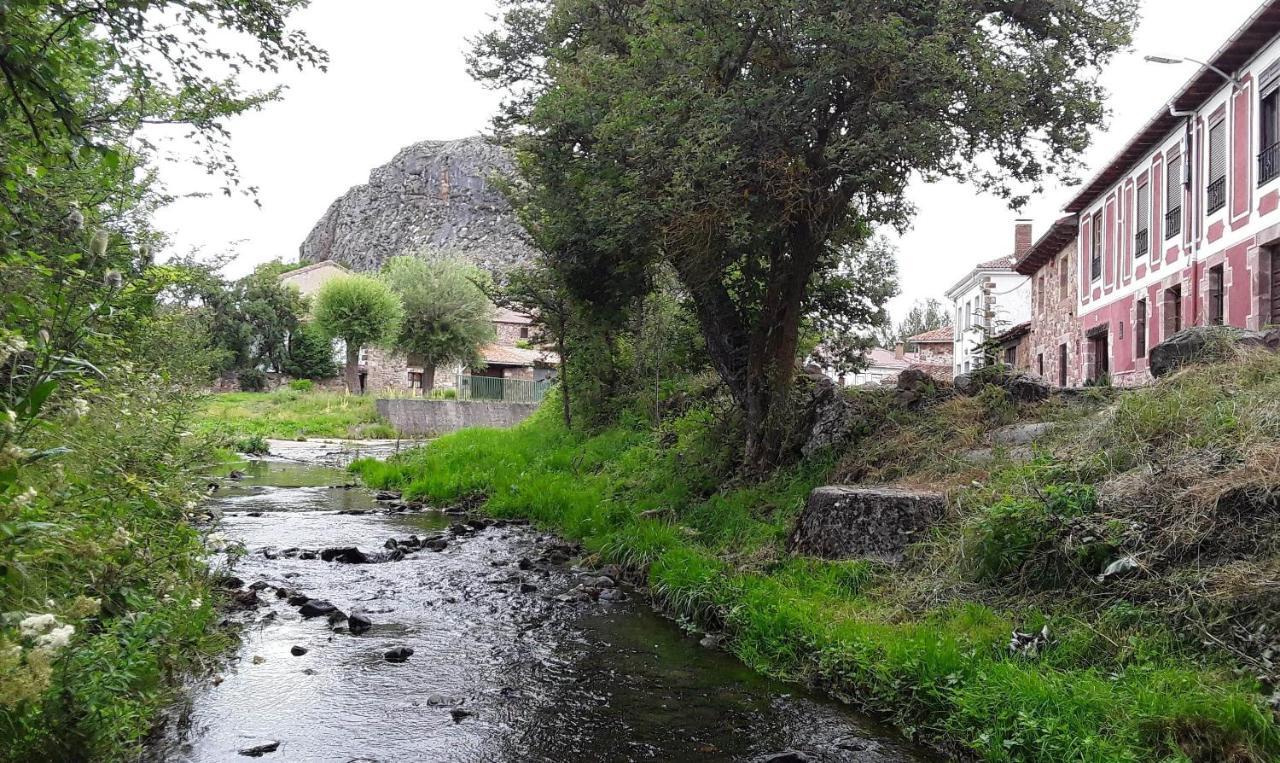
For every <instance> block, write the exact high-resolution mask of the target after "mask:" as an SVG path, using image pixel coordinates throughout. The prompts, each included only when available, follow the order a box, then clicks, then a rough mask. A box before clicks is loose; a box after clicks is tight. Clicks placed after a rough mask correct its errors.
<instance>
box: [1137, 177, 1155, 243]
mask: <svg viewBox="0 0 1280 763" xmlns="http://www.w3.org/2000/svg"><path fill="white" fill-rule="evenodd" d="M1134 217H1135V218H1136V220H1135V223H1136V225H1135V226H1134V227H1136V228H1137V231H1138V232H1137V233H1134V234H1133V253H1134V256H1135V257H1141V256H1142V255H1144V254H1146V253H1147V252H1148V251H1149V250H1150V249H1151V230H1150V229H1151V186H1150V185H1148V184H1146V183H1143V184H1142V185H1140V186H1138V209H1137V214H1136V215H1134Z"/></svg>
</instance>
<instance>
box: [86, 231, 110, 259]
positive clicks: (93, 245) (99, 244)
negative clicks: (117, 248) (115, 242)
mask: <svg viewBox="0 0 1280 763" xmlns="http://www.w3.org/2000/svg"><path fill="white" fill-rule="evenodd" d="M108 242H109V239H108V238H107V232H106V231H104V230H101V229H99V230H97V231H95V232H94V234H93V240H92V241H90V242H89V253H90V254H92V255H93V256H94V257H101V256H103V255H105V254H106V253H107V243H108Z"/></svg>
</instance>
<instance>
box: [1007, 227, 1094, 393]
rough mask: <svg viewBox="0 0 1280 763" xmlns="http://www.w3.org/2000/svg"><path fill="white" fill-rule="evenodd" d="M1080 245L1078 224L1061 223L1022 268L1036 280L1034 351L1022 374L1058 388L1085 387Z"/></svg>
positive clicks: (1030, 350) (1029, 352) (1033, 285)
mask: <svg viewBox="0 0 1280 763" xmlns="http://www.w3.org/2000/svg"><path fill="white" fill-rule="evenodd" d="M1077 241H1078V238H1077V235H1076V224H1075V218H1074V217H1065V218H1062V219H1061V220H1059V221H1057V222H1056V223H1054V225H1053V227H1052V228H1050V230H1049V231H1048V232H1047V233H1045V235H1044V236H1043V237H1042V238H1041V239H1040V240H1039V241H1037V242H1036V244H1035V246H1034V247H1033V248H1032V249H1031V250H1030V251H1029V252H1028V253H1027V255H1026V257H1025V258H1024V259H1023V260H1022V261H1020V262H1019V263H1018V265H1017V267H1018V269H1019V272H1021V273H1025V274H1027V275H1028V276H1030V279H1031V333H1030V336H1029V344H1030V346H1029V348H1028V350H1027V359H1026V363H1025V365H1023V366H1021V368H1022V370H1025V371H1028V372H1030V373H1033V374H1035V375H1037V376H1039V377H1040V378H1041V379H1044V381H1045V382H1046V383H1048V384H1049V385H1050V386H1053V387H1058V388H1063V387H1080V386H1083V385H1084V383H1085V381H1086V379H1085V376H1084V371H1083V370H1084V368H1085V364H1084V363H1083V362H1082V358H1081V353H1082V352H1083V351H1084V349H1085V348H1084V335H1083V334H1082V333H1081V327H1080V319H1079V317H1078V315H1077V314H1076V308H1077V305H1078V304H1079V299H1080V293H1079V292H1080V280H1079V277H1078V272H1077V271H1078V268H1079V257H1078V256H1077V255H1078V250H1077Z"/></svg>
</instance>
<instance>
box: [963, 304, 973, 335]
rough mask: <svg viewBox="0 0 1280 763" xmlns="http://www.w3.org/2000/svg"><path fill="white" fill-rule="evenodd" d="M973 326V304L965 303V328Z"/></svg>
mask: <svg viewBox="0 0 1280 763" xmlns="http://www.w3.org/2000/svg"><path fill="white" fill-rule="evenodd" d="M972 325H973V303H972V302H970V301H969V300H967V299H966V300H965V302H964V327H965V328H966V329H967V328H969V327H970V326H972Z"/></svg>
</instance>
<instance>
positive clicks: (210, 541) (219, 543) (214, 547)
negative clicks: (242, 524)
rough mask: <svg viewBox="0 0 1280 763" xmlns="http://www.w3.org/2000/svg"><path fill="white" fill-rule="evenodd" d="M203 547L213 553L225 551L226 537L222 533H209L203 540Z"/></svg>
mask: <svg viewBox="0 0 1280 763" xmlns="http://www.w3.org/2000/svg"><path fill="white" fill-rule="evenodd" d="M204 547H205V548H207V549H209V550H210V551H213V552H215V553H216V552H218V551H225V550H226V549H227V536H226V535H224V534H223V533H209V535H208V537H206V538H205V539H204Z"/></svg>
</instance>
